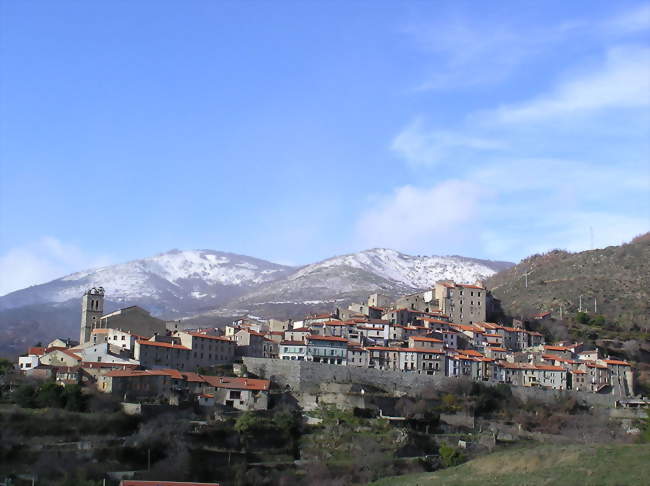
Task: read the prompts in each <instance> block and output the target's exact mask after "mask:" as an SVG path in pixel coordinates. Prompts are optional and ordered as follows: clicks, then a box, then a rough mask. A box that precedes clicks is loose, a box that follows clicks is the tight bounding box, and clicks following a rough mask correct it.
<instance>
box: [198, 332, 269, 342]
mask: <svg viewBox="0 0 650 486" xmlns="http://www.w3.org/2000/svg"><path fill="white" fill-rule="evenodd" d="M247 332H250V333H251V334H258V333H255V332H254V331H247ZM187 334H189V335H190V336H192V337H198V338H204V339H212V340H214V341H228V342H231V343H234V341H232V340H231V339H228V338H227V337H225V336H210V335H208V334H201V333H200V332H188V333H187Z"/></svg>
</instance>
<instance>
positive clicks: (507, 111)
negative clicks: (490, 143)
mask: <svg viewBox="0 0 650 486" xmlns="http://www.w3.org/2000/svg"><path fill="white" fill-rule="evenodd" d="M648 105H650V49H649V48H647V47H638V46H626V47H617V48H612V49H610V50H609V51H608V53H607V58H606V61H605V63H604V65H603V66H601V67H599V68H598V69H594V70H593V71H592V72H590V73H586V74H583V75H579V76H577V77H575V78H573V79H568V80H566V81H565V82H563V83H560V84H559V85H558V86H557V87H556V88H555V89H554V90H552V92H551V93H549V94H546V95H543V96H541V97H539V98H537V99H533V100H531V101H528V102H525V103H522V104H519V105H514V106H505V107H502V108H499V109H498V110H497V111H496V112H494V113H488V116H487V117H486V118H487V120H488V121H489V120H492V119H496V120H497V121H500V122H503V123H521V122H534V121H539V120H548V119H553V118H558V117H562V116H571V115H575V114H581V113H582V112H585V111H593V110H603V109H612V108H643V107H647V106H648Z"/></svg>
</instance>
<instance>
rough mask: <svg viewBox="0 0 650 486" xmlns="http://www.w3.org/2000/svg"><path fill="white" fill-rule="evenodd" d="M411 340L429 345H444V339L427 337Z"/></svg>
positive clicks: (412, 337)
mask: <svg viewBox="0 0 650 486" xmlns="http://www.w3.org/2000/svg"><path fill="white" fill-rule="evenodd" d="M409 339H412V340H413V341H424V342H427V343H442V339H436V338H432V337H425V336H411V337H410V338H409Z"/></svg>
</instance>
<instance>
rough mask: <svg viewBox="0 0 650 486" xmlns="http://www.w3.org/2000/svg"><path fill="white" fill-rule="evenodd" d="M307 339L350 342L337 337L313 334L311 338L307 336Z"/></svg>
mask: <svg viewBox="0 0 650 486" xmlns="http://www.w3.org/2000/svg"><path fill="white" fill-rule="evenodd" d="M307 339H309V340H310V341H338V342H343V343H347V342H348V340H347V339H345V338H342V337H337V336H318V335H316V334H312V335H310V336H307Z"/></svg>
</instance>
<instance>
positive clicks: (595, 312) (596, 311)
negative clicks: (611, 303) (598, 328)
mask: <svg viewBox="0 0 650 486" xmlns="http://www.w3.org/2000/svg"><path fill="white" fill-rule="evenodd" d="M594 314H598V303H597V302H596V297H594Z"/></svg>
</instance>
